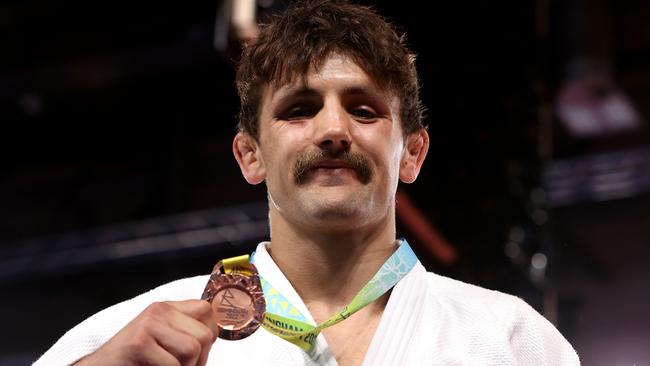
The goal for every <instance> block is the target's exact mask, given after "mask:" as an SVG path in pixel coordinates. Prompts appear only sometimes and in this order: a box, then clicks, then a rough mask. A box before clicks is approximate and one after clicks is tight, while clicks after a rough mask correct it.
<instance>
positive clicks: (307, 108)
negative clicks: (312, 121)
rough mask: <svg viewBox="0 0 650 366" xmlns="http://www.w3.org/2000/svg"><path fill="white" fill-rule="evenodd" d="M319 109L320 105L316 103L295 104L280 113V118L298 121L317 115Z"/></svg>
mask: <svg viewBox="0 0 650 366" xmlns="http://www.w3.org/2000/svg"><path fill="white" fill-rule="evenodd" d="M318 110H319V105H317V104H314V103H300V104H294V105H292V106H290V107H289V108H287V109H285V110H284V112H282V113H280V115H279V118H280V119H282V120H285V121H297V120H301V119H306V118H311V117H313V116H315V115H316V114H317V113H318Z"/></svg>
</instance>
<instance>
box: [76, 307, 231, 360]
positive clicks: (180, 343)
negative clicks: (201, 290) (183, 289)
mask: <svg viewBox="0 0 650 366" xmlns="http://www.w3.org/2000/svg"><path fill="white" fill-rule="evenodd" d="M217 334H218V329H217V322H216V319H215V317H214V313H213V311H212V307H211V306H210V304H209V303H208V302H207V301H202V300H188V301H168V302H156V303H153V304H151V305H149V307H147V308H146V309H145V310H144V311H143V312H142V313H140V315H138V316H137V317H136V318H135V319H133V320H132V321H131V322H130V323H128V324H127V325H126V326H125V327H124V328H122V330H120V331H119V332H118V333H117V334H116V335H115V336H113V338H111V339H110V340H109V341H108V342H106V343H105V344H104V345H103V346H102V347H101V348H99V349H98V350H97V351H95V352H94V353H92V354H90V355H88V356H86V357H85V358H83V359H81V360H80V361H79V362H78V363H76V365H78V366H82V365H84V366H85V365H120V366H128V365H161V366H167V365H170V366H172V365H173V366H178V365H183V366H203V365H205V363H206V362H207V360H208V352H210V348H211V347H212V343H213V342H214V341H215V339H216V338H217Z"/></svg>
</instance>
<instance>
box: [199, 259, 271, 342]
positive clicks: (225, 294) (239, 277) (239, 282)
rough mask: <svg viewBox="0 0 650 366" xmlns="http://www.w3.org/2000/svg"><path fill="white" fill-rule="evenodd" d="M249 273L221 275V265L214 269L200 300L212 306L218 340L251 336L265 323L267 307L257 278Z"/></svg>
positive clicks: (237, 272) (254, 272) (253, 268)
mask: <svg viewBox="0 0 650 366" xmlns="http://www.w3.org/2000/svg"><path fill="white" fill-rule="evenodd" d="M250 266H251V270H250V271H248V272H249V274H247V271H240V270H234V271H231V272H230V273H224V268H223V265H222V262H219V263H217V265H216V266H215V267H214V269H213V271H212V274H211V275H210V279H209V280H208V283H207V285H206V286H205V290H204V291H203V296H201V299H202V300H207V301H208V302H210V304H211V305H212V309H213V310H214V314H215V317H216V319H217V326H218V327H219V338H222V339H229V340H237V339H242V338H246V337H248V336H249V335H251V334H253V332H255V331H256V330H257V329H258V328H259V327H260V325H261V324H262V321H263V320H264V314H265V311H266V304H265V301H264V293H263V291H262V285H261V284H260V279H259V275H258V274H257V270H256V269H255V266H254V265H252V264H251V265H250Z"/></svg>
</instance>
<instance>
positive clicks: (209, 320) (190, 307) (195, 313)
mask: <svg viewBox="0 0 650 366" xmlns="http://www.w3.org/2000/svg"><path fill="white" fill-rule="evenodd" d="M166 303H167V304H169V305H171V306H172V307H174V308H175V309H177V310H178V311H180V312H182V313H183V314H186V315H188V316H189V317H192V318H194V319H196V320H198V321H200V322H201V323H203V324H205V325H206V326H207V327H208V328H209V329H210V331H211V332H212V335H213V338H212V341H213V342H214V341H215V340H216V339H217V335H218V334H219V327H218V326H217V318H216V317H215V315H214V311H213V310H212V305H210V303H209V302H207V301H205V300H187V301H168V302H166Z"/></svg>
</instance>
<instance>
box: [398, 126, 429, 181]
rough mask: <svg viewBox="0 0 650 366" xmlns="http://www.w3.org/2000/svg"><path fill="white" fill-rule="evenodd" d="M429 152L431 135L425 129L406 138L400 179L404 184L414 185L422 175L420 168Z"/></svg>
mask: <svg viewBox="0 0 650 366" xmlns="http://www.w3.org/2000/svg"><path fill="white" fill-rule="evenodd" d="M428 151H429V134H428V133H427V131H426V130H425V129H424V128H421V129H419V130H418V131H415V132H413V133H411V134H409V135H408V136H407V137H406V143H405V144H404V152H403V153H402V161H401V164H400V169H399V179H400V180H401V181H402V182H404V183H413V182H415V179H416V178H417V177H418V174H420V168H422V163H424V158H425V157H426V156H427V152H428Z"/></svg>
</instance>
